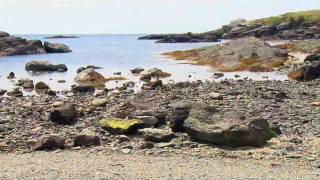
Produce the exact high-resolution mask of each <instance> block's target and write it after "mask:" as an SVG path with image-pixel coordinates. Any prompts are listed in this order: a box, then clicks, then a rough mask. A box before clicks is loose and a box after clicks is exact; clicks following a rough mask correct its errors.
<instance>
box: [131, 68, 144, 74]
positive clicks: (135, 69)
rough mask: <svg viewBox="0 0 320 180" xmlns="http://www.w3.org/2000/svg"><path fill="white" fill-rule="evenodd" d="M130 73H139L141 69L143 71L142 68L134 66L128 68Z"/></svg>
mask: <svg viewBox="0 0 320 180" xmlns="http://www.w3.org/2000/svg"><path fill="white" fill-rule="evenodd" d="M130 71H131V73H132V74H140V73H141V72H142V71H144V69H143V68H134V69H131V70H130Z"/></svg>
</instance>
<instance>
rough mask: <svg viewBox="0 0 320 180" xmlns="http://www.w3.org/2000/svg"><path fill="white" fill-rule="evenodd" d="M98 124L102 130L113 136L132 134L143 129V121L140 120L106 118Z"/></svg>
mask: <svg viewBox="0 0 320 180" xmlns="http://www.w3.org/2000/svg"><path fill="white" fill-rule="evenodd" d="M98 123H99V126H100V127H101V128H102V129H104V130H106V131H108V132H109V133H112V134H132V133H135V132H136V131H137V129H140V128H143V121H141V120H138V119H128V120H127V119H119V118H104V119H101V120H100V121H99V122H98Z"/></svg>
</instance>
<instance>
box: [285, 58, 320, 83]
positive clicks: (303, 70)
mask: <svg viewBox="0 0 320 180" xmlns="http://www.w3.org/2000/svg"><path fill="white" fill-rule="evenodd" d="M288 77H289V78H290V79H293V80H297V81H311V80H314V79H317V78H319V77H320V61H314V62H312V63H311V64H310V65H305V66H302V67H300V68H298V69H296V70H293V71H291V72H289V73H288Z"/></svg>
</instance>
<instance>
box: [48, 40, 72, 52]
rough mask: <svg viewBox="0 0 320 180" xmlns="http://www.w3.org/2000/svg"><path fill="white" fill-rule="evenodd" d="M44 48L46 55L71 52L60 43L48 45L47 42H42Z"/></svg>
mask: <svg viewBox="0 0 320 180" xmlns="http://www.w3.org/2000/svg"><path fill="white" fill-rule="evenodd" d="M43 45H44V48H45V49H46V51H47V53H68V52H72V50H71V49H70V48H69V47H68V46H67V45H64V44H60V43H49V42H46V41H45V42H44V43H43Z"/></svg>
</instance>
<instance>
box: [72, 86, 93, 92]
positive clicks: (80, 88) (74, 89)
mask: <svg viewBox="0 0 320 180" xmlns="http://www.w3.org/2000/svg"><path fill="white" fill-rule="evenodd" d="M95 90H96V88H95V87H94V86H74V87H72V89H71V91H72V92H77V93H88V92H95Z"/></svg>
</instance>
